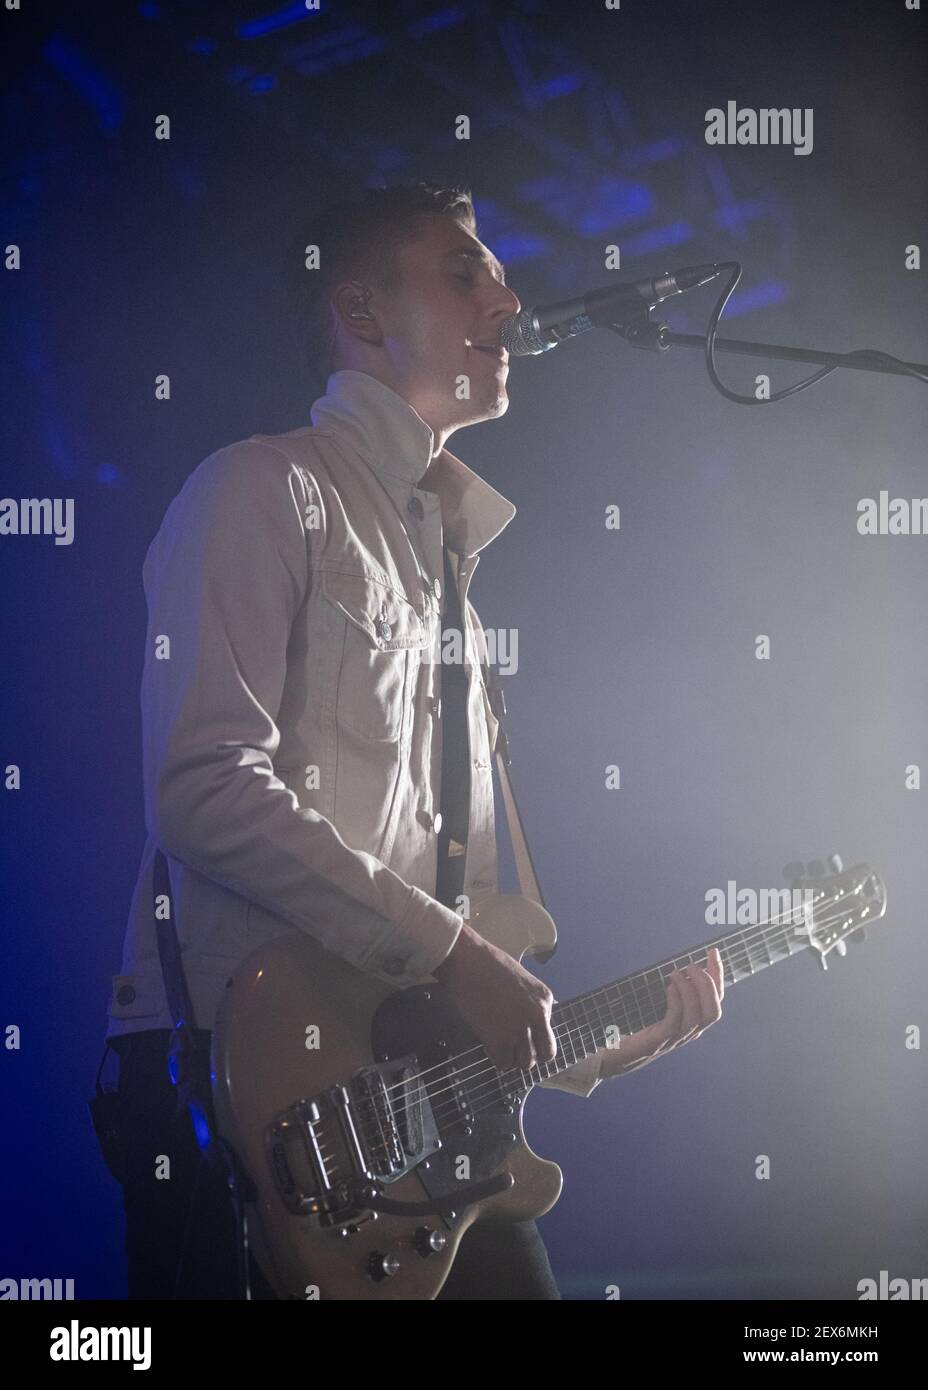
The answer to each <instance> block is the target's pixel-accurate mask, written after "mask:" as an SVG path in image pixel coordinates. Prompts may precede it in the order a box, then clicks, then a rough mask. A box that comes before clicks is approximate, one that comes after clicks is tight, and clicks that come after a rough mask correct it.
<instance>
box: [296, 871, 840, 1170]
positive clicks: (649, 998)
mask: <svg viewBox="0 0 928 1390" xmlns="http://www.w3.org/2000/svg"><path fill="white" fill-rule="evenodd" d="M860 886H861V887H862V886H863V885H860ZM859 891H860V888H858V889H856V890H853V891H852V892H848V893H844V894H842V895H840V896H836V897H834V898H831V897H829V896H827V895H826V896H825V897H824V898H823V899H820V900H819V902H818V903H816V904H813V911H816V912H821V911H822V910H823V909H827V908H828V907H831V906H834V905H837V904H839V903H840V905H841V907H842V909H843V910H842V911H841V912H839V913H837V914H836V915H835V916H833V917H830V918H820V920H819V921H818V922H817V923H816V924H815V925H816V927H818V928H823V927H826V926H830V925H832V924H833V923H834V922H837V921H840V920H841V918H843V917H844V916H845V915H846V911H847V906H848V905H850V902H851V900H852V899H853V897H854V896H855V895H856V893H857V892H859ZM804 920H805V916H804V912H803V911H800V913H799V914H798V915H797V916H793V915H792V913H791V912H790V913H788V914H787V915H786V916H785V917H779V916H778V917H774V918H771V919H769V920H768V921H765V922H763V923H758V924H757V930H755V931H754V932H753V933H752V934H750V935H748V936H744V935H742V937H741V940H740V941H732V940H731V937H732V936H737V933H730V934H728V936H726V937H720V938H717V939H716V940H715V941H710V942H707V943H705V945H704V946H700V947H699V948H697V952H698V953H700V954H701V953H702V951H703V950H711V949H712V948H713V946H719V945H721V944H724V943H726V942H729V943H730V945H729V949H728V951H727V954H734V953H735V952H736V951H739V950H743V951H744V954H745V957H746V960H747V966H748V970H749V971H750V973H751V974H752V975H753V974H754V973H756V972H755V971H754V970H753V964H752V961H751V958H750V952H749V947H750V946H751V945H752V944H754V943H756V942H757V941H758V940H763V942H764V945H765V948H766V945H767V940H766V938H767V937H768V936H769V935H770V934H771V933H770V931H769V929H770V928H775V929H776V930H775V931H774V932H773V935H775V936H779V935H781V934H782V935H783V936H784V943H785V944H786V949H787V956H786V957H783V959H786V958H788V957H789V956H791V955H792V954H794V953H793V952H791V951H789V950H788V943H789V942H790V941H791V940H792V939H793V938H791V937H790V936H789V934H788V933H785V932H784V928H785V927H786V926H790V925H795V924H796V923H797V922H799V921H804ZM797 944H798V945H799V949H800V950H806V949H808V948H809V947H810V945H811V942H810V941H809V940H807V941H804V942H802V941H800V942H798V943H797ZM780 949H781V950H782V949H784V947H783V946H782V945H781V947H780ZM693 954H696V952H689V953H687V955H693ZM767 954H768V956H769V951H768V952H767ZM685 959H686V958H685V957H684V956H676V957H671V958H668V959H667V960H666V961H662V962H659V963H658V964H657V965H655V966H652V967H650V968H649V970H648V971H643V972H639V973H638V974H637V975H634V976H627V977H625V979H623V980H619V981H613V982H611V983H610V984H608V985H606V986H604V987H603V989H602V990H600V991H594V992H593V993H594V994H597V993H606V992H607V991H609V990H618V991H620V992H621V990H622V988H623V987H625V988H626V989H627V987H628V986H629V985H631V986H632V988H633V992H634V995H635V997H634V998H633V1000H632V1001H631V1002H632V1003H633V1004H634V1005H635V1006H636V1007H637V1008H638V1012H639V1015H641V1007H640V1005H641V999H640V998H639V997H638V987H637V981H639V980H642V981H643V982H644V984H645V986H646V990H647V993H646V994H645V996H644V997H645V1000H646V1002H647V1004H648V1005H649V1006H650V1007H651V1008H653V1007H654V1005H655V999H654V989H653V987H652V985H651V984H650V982H648V980H647V978H646V977H647V976H648V975H658V976H659V977H660V980H661V984H660V988H661V989H664V981H663V977H662V976H661V974H660V972H661V971H662V969H664V968H665V967H667V966H672V967H674V968H675V967H676V961H677V960H681V961H684V960H685ZM686 963H688V964H692V963H693V962H691V961H688V960H686ZM774 963H776V962H773V961H769V960H768V961H766V962H763V963H762V964H761V966H760V968H761V969H763V968H765V966H766V965H769V964H774ZM725 968H726V963H725V962H724V960H723V978H724V970H725ZM728 968H729V970H731V968H732V967H731V966H730V965H729V967H728ZM745 978H746V977H745ZM737 982H738V981H737V980H736V979H735V977H734V975H733V974H732V978H731V981H730V983H737ZM579 998H580V999H582V1000H583V1001H584V1007H585V1006H586V1002H585V1001H586V999H587V998H588V996H579ZM627 1002H629V1001H627V1000H621V998H620V999H617V1000H608V999H607V1003H608V1004H610V1005H613V1004H617V1003H622V1004H623V1005H624V1004H626V1003H627ZM661 1002H665V1001H661ZM572 1003H573V1001H570V1000H566V1001H563V1003H562V1004H560V1005H558V1006H557V1007H559V1008H564V1007H567V1006H569V1005H570V1004H572ZM597 1014H598V1015H600V1010H599V1009H598V1007H597ZM596 1026H599V1027H602V1018H601V1015H600V1016H599V1017H598V1018H597V1019H596V1020H595V1021H594V1020H590V1019H587V1020H584V1021H582V1022H579V1023H578V1022H576V1021H574V1022H573V1024H571V1023H570V1022H568V1023H566V1024H565V1023H563V1022H559V1023H558V1024H557V1025H556V1026H555V1027H554V1028H553V1030H552V1031H553V1032H554V1034H555V1037H556V1038H558V1039H559V1051H560V1052H561V1053H562V1055H564V1056H566V1053H565V1052H564V1051H563V1048H562V1045H561V1044H562V1042H563V1040H564V1039H565V1038H570V1039H572V1038H573V1037H579V1038H581V1040H582V1038H583V1035H584V1033H585V1032H588V1033H592V1032H593V1030H594V1028H595V1027H596ZM633 1031H638V1030H637V1029H636V1030H633ZM593 1041H594V1049H593V1050H594V1052H597V1051H602V1050H605V1049H604V1048H600V1047H596V1046H595V1038H594V1039H593ZM581 1045H582V1046H583V1047H584V1053H585V1043H582V1041H581ZM571 1046H572V1047H573V1044H571ZM472 1052H478V1053H480V1052H482V1053H483V1056H482V1057H478V1058H477V1059H476V1060H475V1061H474V1062H473V1063H471V1064H470V1065H469V1068H463V1069H461V1070H460V1071H457V1070H456V1072H455V1078H454V1080H453V1081H452V1082H450V1083H449V1084H448V1085H446V1086H444V1087H443V1088H442V1089H441V1090H438V1091H435V1090H434V1089H432V1088H431V1087H429V1086H428V1085H426V1086H425V1087H424V1088H421V1089H424V1090H425V1092H426V1096H427V1098H428V1099H429V1100H430V1101H433V1102H434V1101H435V1100H437V1099H438V1098H439V1097H440V1096H441V1095H443V1094H445V1093H446V1092H447V1091H450V1090H453V1089H455V1088H456V1087H459V1086H466V1087H467V1088H468V1089H469V1090H471V1089H472V1086H473V1083H474V1082H475V1081H478V1080H479V1079H480V1077H481V1076H487V1077H488V1078H492V1080H493V1086H494V1089H498V1088H500V1086H501V1083H502V1082H503V1081H504V1080H506V1079H507V1078H508V1077H510V1076H512V1075H514V1074H516V1073H518V1075H519V1078H520V1081H521V1083H522V1084H521V1087H519V1088H518V1089H520V1090H525V1091H526V1093H527V1092H528V1091H530V1090H531V1089H532V1088H533V1087H534V1086H535V1085H538V1084H540V1082H541V1081H544V1080H549V1079H550V1076H542V1075H541V1068H542V1067H549V1066H552V1065H554V1062H555V1061H556V1060H557V1057H555V1058H554V1059H552V1061H551V1062H542V1063H535V1064H534V1065H533V1066H531V1067H529V1068H519V1067H511V1068H507V1069H505V1070H501V1069H499V1068H497V1067H496V1066H495V1065H494V1064H492V1063H489V1057H488V1056H487V1055H486V1053H485V1051H484V1049H483V1047H482V1045H481V1044H476V1045H475V1046H474V1047H472V1048H470V1049H468V1050H466V1051H465V1052H463V1053H461V1054H459V1056H458V1057H456V1058H451V1059H448V1060H446V1061H443V1062H440V1063H437V1064H436V1065H435V1066H433V1067H430V1068H427V1069H426V1071H424V1072H421V1073H418V1074H417V1075H416V1076H414V1077H411V1078H408V1079H407V1080H406V1081H405V1082H398V1083H395V1085H394V1086H391V1087H388V1088H386V1090H387V1091H388V1092H389V1091H391V1090H398V1089H401V1088H403V1087H406V1088H408V1087H409V1086H410V1085H411V1084H412V1083H413V1082H414V1081H417V1080H418V1081H421V1080H422V1079H423V1078H424V1077H425V1076H427V1075H428V1074H429V1072H434V1071H438V1070H440V1069H442V1068H445V1067H448V1066H451V1065H452V1064H453V1063H454V1062H456V1061H459V1060H460V1059H461V1058H464V1057H467V1056H469V1055H470V1053H472ZM585 1055H586V1054H585ZM585 1055H584V1059H575V1060H585ZM641 1060H643V1059H641ZM484 1061H486V1062H487V1063H489V1065H488V1066H487V1067H485V1068H484V1071H483V1072H477V1073H476V1074H474V1070H473V1069H474V1068H475V1067H477V1066H480V1065H482V1063H483V1062H484ZM573 1065H575V1063H574V1062H571V1063H568V1064H567V1068H565V1069H568V1068H569V1067H570V1066H573ZM468 1070H469V1071H470V1073H471V1074H470V1075H469V1076H468V1075H467V1072H468ZM526 1071H527V1072H528V1076H529V1078H530V1080H529V1084H528V1085H526V1083H525V1075H526ZM533 1072H537V1073H538V1077H537V1080H536V1079H535V1078H534V1077H533V1075H532V1073H533ZM556 1074H557V1073H555V1075H556ZM486 1084H489V1083H485V1085H486ZM506 1093H508V1092H507V1091H506V1090H502V1091H501V1094H506ZM407 1094H408V1091H407ZM471 1099H473V1096H471ZM499 1099H500V1095H495V1096H494V1097H493V1099H492V1100H490V1101H489V1102H488V1104H496V1103H497V1102H498V1100H499ZM418 1104H419V1102H418V1101H417V1100H411V1101H410V1100H407V1102H406V1104H405V1105H404V1106H402V1107H396V1108H393V1114H394V1115H397V1116H398V1115H402V1114H403V1113H404V1112H405V1111H406V1110H408V1109H409V1108H410V1107H411V1106H412V1105H418ZM445 1108H446V1109H447V1108H448V1106H447V1104H446V1106H445ZM477 1108H478V1109H479V1110H482V1109H485V1108H486V1106H485V1105H479V1106H478V1107H477ZM452 1109H454V1110H457V1103H456V1102H455V1103H454V1106H453V1107H452ZM471 1113H472V1114H473V1113H476V1110H474V1109H472V1110H471ZM435 1117H436V1120H437V1119H438V1114H437V1113H436V1115H435ZM365 1138H366V1139H367V1140H368V1143H370V1141H371V1136H370V1133H369V1132H367V1133H365ZM330 1154H331V1150H324V1152H323V1157H325V1156H326V1155H330Z"/></svg>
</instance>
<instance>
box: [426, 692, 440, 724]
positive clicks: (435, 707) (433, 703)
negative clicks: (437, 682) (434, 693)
mask: <svg viewBox="0 0 928 1390" xmlns="http://www.w3.org/2000/svg"><path fill="white" fill-rule="evenodd" d="M429 708H430V709H431V711H432V717H433V718H434V719H440V718H441V696H440V695H439V696H438V698H437V699H431V700H429Z"/></svg>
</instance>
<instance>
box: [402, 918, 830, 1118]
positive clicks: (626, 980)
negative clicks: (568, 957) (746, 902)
mask: <svg viewBox="0 0 928 1390" xmlns="http://www.w3.org/2000/svg"><path fill="white" fill-rule="evenodd" d="M851 896H853V895H852V894H849V893H846V894H843V895H842V896H841V897H834V898H827V899H826V900H824V901H822V900H820V901H819V903H817V904H815V905H814V909H815V911H817V912H821V911H822V910H823V909H824V910H827V909H828V908H830V907H833V906H835V905H837V904H838V903H842V904H843V903H844V902H846V901H847V900H848V899H849V898H850V897H851ZM792 911H793V909H790V910H789V913H788V914H787V915H786V916H785V917H780V916H777V917H772V918H770V919H769V920H767V921H765V922H761V923H758V924H757V925H756V930H755V931H754V932H753V933H752V934H751V935H750V936H747V937H744V936H743V937H742V939H741V941H739V942H733V941H732V940H731V938H732V936H736V935H737V933H729V934H728V935H727V936H722V937H718V938H717V939H716V940H714V941H709V942H706V943H705V945H704V946H699V947H697V948H696V949H695V950H694V951H690V952H688V953H685V954H683V955H679V956H673V957H669V958H668V959H667V960H664V961H660V962H658V964H657V965H653V966H650V967H649V968H648V969H647V970H645V971H638V972H636V973H635V974H633V975H627V976H625V977H623V979H621V980H615V981H611V982H610V983H609V984H607V985H604V986H602V987H601V988H600V989H598V990H593V991H591V994H584V995H578V996H576V998H575V999H565V1000H561V1001H559V1002H558V1003H557V1004H556V1005H555V1009H565V1008H569V1007H571V1006H576V1004H577V1003H578V1002H580V1001H587V1000H589V999H590V997H591V995H596V994H601V993H604V992H606V991H608V990H622V989H623V988H624V989H626V990H628V989H629V988H630V989H632V990H633V991H634V993H635V996H636V997H635V998H634V999H633V1000H632V1001H631V1002H632V1003H633V1004H637V1003H640V1002H641V999H642V998H643V999H644V1000H645V1002H646V1003H647V1004H648V1005H649V1006H650V1005H653V1000H652V999H651V998H650V994H651V992H652V986H651V984H650V983H649V982H648V980H647V976H649V975H651V976H653V975H660V972H661V971H662V970H663V969H664V968H665V967H667V966H671V967H672V968H674V969H675V968H676V962H677V961H678V960H679V961H682V962H683V963H684V964H694V962H693V961H690V960H689V959H688V957H689V956H691V955H695V954H700V955H701V954H702V953H703V952H704V951H707V950H711V949H712V948H713V947H717V946H720V945H726V943H729V945H728V946H727V947H726V953H727V954H729V955H732V954H734V953H736V952H738V951H743V952H744V955H745V958H746V961H747V965H748V968H749V969H750V967H751V964H752V962H751V960H750V955H749V950H750V947H751V946H752V945H754V944H756V943H757V942H758V941H763V942H764V943H765V944H766V939H767V937H768V935H770V931H769V929H770V928H777V931H776V932H774V933H773V934H774V935H780V934H783V929H784V928H785V927H787V926H795V925H796V924H797V923H798V922H800V921H804V920H805V919H804V913H803V912H800V913H798V914H797V915H796V916H792V915H791V914H792ZM844 915H845V914H844V911H841V912H839V913H838V914H837V915H836V916H834V917H831V918H828V919H825V918H821V919H819V920H818V921H817V922H816V923H815V926H816V928H817V929H821V928H823V927H826V926H831V925H832V924H833V923H834V922H837V921H840V920H841V918H842V917H843V916H844ZM752 925H753V924H752ZM785 939H786V940H792V939H793V938H791V937H789V936H788V935H787V936H785ZM797 940H798V938H797ZM799 944H800V948H801V949H805V947H806V946H807V945H808V944H810V943H808V942H800V943H799ZM770 963H771V962H769V961H767V962H765V963H764V964H765V965H766V964H770ZM736 964H737V962H736ZM729 968H730V967H729ZM760 968H763V966H761V967H760ZM724 969H725V962H724V961H723V971H724ZM751 973H755V972H754V971H751ZM639 981H641V982H642V983H643V985H644V986H645V988H646V990H647V993H644V994H640V995H639V991H638V982H639ZM732 982H733V983H734V982H735V981H734V980H733V981H732ZM664 983H665V982H664V979H663V976H661V988H663V987H664ZM607 1002H610V1003H618V1002H620V1001H619V1000H612V1001H607ZM639 1012H640V1009H639ZM594 1021H595V1022H597V1023H601V1022H602V1020H601V1018H597V1019H596V1020H594ZM587 1022H590V1021H589V1020H588V1021H587ZM583 1026H584V1024H580V1025H579V1027H580V1028H582V1027H583ZM565 1028H567V1029H568V1030H569V1028H570V1025H569V1023H567V1022H566V1021H564V1022H559V1023H558V1024H557V1025H556V1028H555V1029H553V1030H552V1031H555V1033H556V1032H557V1030H558V1029H560V1030H562V1031H563V1030H564V1029H565ZM573 1031H575V1032H576V1031H578V1030H577V1028H574V1029H573ZM480 1046H481V1044H475V1045H474V1047H472V1048H470V1049H467V1050H465V1051H464V1052H462V1053H460V1054H459V1055H458V1056H457V1057H455V1058H449V1059H446V1060H445V1061H443V1062H439V1063H436V1064H435V1066H433V1067H429V1068H426V1070H425V1071H422V1072H418V1073H416V1074H415V1075H414V1076H412V1077H409V1078H407V1079H406V1081H400V1082H397V1083H395V1084H394V1085H392V1086H389V1087H387V1088H386V1090H387V1093H388V1094H389V1092H390V1091H391V1090H399V1089H401V1088H402V1087H403V1086H408V1085H409V1084H410V1083H411V1082H412V1081H419V1080H422V1079H423V1078H424V1077H426V1076H428V1074H429V1072H430V1071H435V1070H437V1069H438V1068H439V1067H444V1066H447V1065H449V1063H450V1062H451V1061H458V1060H460V1059H461V1058H463V1057H466V1056H467V1055H468V1052H472V1051H476V1050H477V1049H478V1047H480ZM536 1065H538V1064H536ZM540 1065H543V1066H547V1065H550V1063H541V1064H540ZM571 1065H573V1064H571ZM511 1070H518V1068H512V1069H511Z"/></svg>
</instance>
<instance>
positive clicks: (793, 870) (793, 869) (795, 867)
mask: <svg viewBox="0 0 928 1390" xmlns="http://www.w3.org/2000/svg"><path fill="white" fill-rule="evenodd" d="M805 873H806V871H805V866H804V865H802V864H799V863H792V864H787V865H786V867H785V868H784V870H783V877H784V878H785V879H786V881H787V883H795V882H796V881H797V879H800V878H805Z"/></svg>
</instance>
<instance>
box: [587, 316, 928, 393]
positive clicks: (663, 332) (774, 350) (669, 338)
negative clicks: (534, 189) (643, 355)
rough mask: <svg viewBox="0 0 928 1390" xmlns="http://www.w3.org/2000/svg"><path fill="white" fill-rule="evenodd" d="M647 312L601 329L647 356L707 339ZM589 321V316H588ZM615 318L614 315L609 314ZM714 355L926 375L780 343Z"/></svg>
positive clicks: (726, 342)
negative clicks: (654, 319)
mask: <svg viewBox="0 0 928 1390" xmlns="http://www.w3.org/2000/svg"><path fill="white" fill-rule="evenodd" d="M650 314H651V310H650V308H648V307H646V306H644V305H642V308H641V309H640V310H637V309H636V310H632V311H631V313H630V314H629V316H628V318H627V320H625V321H623V322H620V323H616V322H608V321H604V322H602V323H600V324H599V326H600V327H601V328H608V329H609V330H610V331H611V332H613V333H617V334H618V335H619V337H621V338H624V339H625V341H626V342H628V343H631V345H632V347H637V348H645V349H646V350H648V351H650V352H666V351H668V350H669V349H670V348H671V347H689V348H702V349H703V350H705V346H706V338H705V334H702V333H675V332H674V331H673V329H671V328H670V327H669V326H668V325H667V324H666V323H652V321H651V318H650ZM591 317H592V315H591ZM612 317H614V311H612ZM715 350H716V352H732V353H737V354H739V355H740V356H743V357H772V358H776V359H779V360H781V361H783V362H808V363H811V364H813V365H815V366H821V367H850V368H852V369H853V370H854V371H857V372H880V373H881V374H882V375H884V376H908V375H909V369H910V368H911V369H912V370H913V371H916V372H921V373H923V374H924V373H928V366H926V365H925V363H923V362H899V363H898V364H897V363H896V362H887V361H885V360H880V355H879V354H875V353H874V354H872V355H871V354H870V353H869V352H868V351H867V350H864V351H862V352H822V351H821V350H820V349H818V348H797V347H784V346H783V345H782V344H780V343H751V342H745V341H742V340H740V339H738V338H716V340H715Z"/></svg>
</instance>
